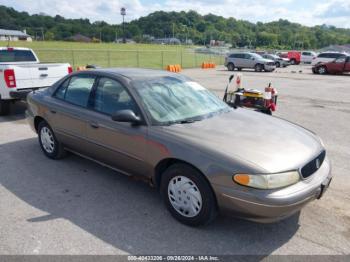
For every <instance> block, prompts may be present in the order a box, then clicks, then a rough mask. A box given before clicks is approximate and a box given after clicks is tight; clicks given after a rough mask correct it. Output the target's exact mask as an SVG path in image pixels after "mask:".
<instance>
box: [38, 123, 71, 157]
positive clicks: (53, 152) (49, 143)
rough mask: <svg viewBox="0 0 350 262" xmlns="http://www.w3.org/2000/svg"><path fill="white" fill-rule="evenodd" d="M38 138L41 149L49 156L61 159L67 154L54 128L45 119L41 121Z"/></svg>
mask: <svg viewBox="0 0 350 262" xmlns="http://www.w3.org/2000/svg"><path fill="white" fill-rule="evenodd" d="M38 138H39V144H40V147H41V150H42V151H43V152H44V154H45V155H46V156H47V157H48V158H51V159H61V158H63V157H65V156H66V153H67V152H66V150H64V147H63V145H62V144H61V143H60V142H59V141H58V140H57V139H56V137H55V134H54V132H53V131H52V128H51V127H50V126H49V124H48V123H46V122H45V121H41V122H40V123H39V126H38Z"/></svg>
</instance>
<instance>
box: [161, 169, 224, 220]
mask: <svg viewBox="0 0 350 262" xmlns="http://www.w3.org/2000/svg"><path fill="white" fill-rule="evenodd" d="M160 191H161V194H162V197H163V200H164V202H165V205H166V207H167V208H168V210H169V212H170V213H171V214H172V216H173V217H174V218H176V219H177V220H178V221H180V222H181V223H183V224H186V225H189V226H200V225H205V224H208V223H210V222H211V221H212V220H214V218H215V217H216V215H217V205H216V200H215V196H214V193H213V190H212V188H211V187H210V185H209V183H208V182H207V180H206V179H205V178H204V177H203V175H202V174H201V173H200V172H198V171H197V170H196V169H194V168H193V167H191V166H189V165H186V164H175V165H172V166H170V167H169V168H168V169H167V170H166V171H165V172H164V173H163V174H162V180H161V187H160Z"/></svg>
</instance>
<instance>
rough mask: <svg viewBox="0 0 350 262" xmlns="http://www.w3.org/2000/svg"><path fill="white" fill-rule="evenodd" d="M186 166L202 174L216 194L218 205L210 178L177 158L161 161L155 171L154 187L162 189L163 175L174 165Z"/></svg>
mask: <svg viewBox="0 0 350 262" xmlns="http://www.w3.org/2000/svg"><path fill="white" fill-rule="evenodd" d="M179 163H180V164H185V165H188V166H190V167H192V168H194V169H196V170H197V171H198V172H199V173H200V174H202V176H203V177H204V179H205V180H206V181H207V183H208V185H209V187H210V188H211V190H212V192H213V194H214V198H215V203H216V204H217V199H216V195H215V193H214V189H213V187H212V186H211V184H210V182H209V180H208V178H207V177H206V176H205V175H203V172H202V171H200V170H199V169H198V168H197V167H195V166H194V165H192V164H190V163H188V162H186V161H183V160H180V159H177V158H167V159H163V160H161V161H160V162H159V163H158V164H157V166H156V167H155V169H154V171H155V172H154V177H153V183H154V186H155V187H156V188H157V189H160V182H161V179H162V173H163V172H164V171H165V170H166V169H167V168H169V167H170V166H172V165H174V164H179Z"/></svg>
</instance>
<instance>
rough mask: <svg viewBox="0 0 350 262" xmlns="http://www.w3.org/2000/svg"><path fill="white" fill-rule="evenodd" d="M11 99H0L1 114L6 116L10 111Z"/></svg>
mask: <svg viewBox="0 0 350 262" xmlns="http://www.w3.org/2000/svg"><path fill="white" fill-rule="evenodd" d="M10 110H11V101H9V100H0V116H6V115H8V114H9V113H10Z"/></svg>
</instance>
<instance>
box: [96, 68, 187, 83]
mask: <svg viewBox="0 0 350 262" xmlns="http://www.w3.org/2000/svg"><path fill="white" fill-rule="evenodd" d="M93 72H95V73H99V72H101V73H108V74H112V75H116V76H123V77H126V78H129V79H130V80H142V79H152V78H159V77H175V78H184V77H185V76H183V75H180V74H176V73H172V72H169V71H165V70H156V69H144V68H103V69H94V70H93Z"/></svg>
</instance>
